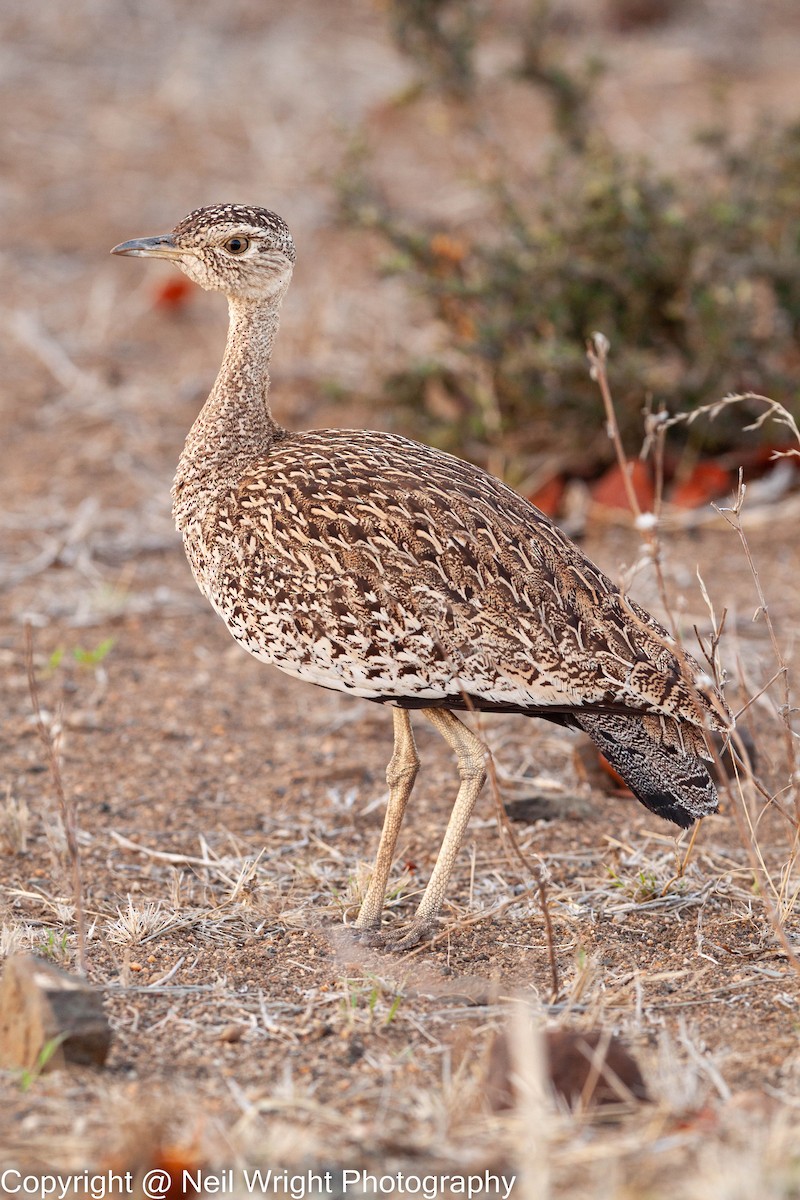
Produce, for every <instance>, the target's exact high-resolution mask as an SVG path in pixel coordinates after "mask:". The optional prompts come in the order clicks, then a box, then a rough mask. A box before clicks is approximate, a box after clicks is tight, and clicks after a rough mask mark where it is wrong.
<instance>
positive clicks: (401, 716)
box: [355, 708, 419, 929]
mask: <svg viewBox="0 0 800 1200" xmlns="http://www.w3.org/2000/svg"><path fill="white" fill-rule="evenodd" d="M392 717H393V720H394V752H393V754H392V757H391V760H390V762H389V766H388V767H387V768H386V782H387V783H388V785H389V803H388V805H387V807H386V816H385V817H384V821H383V829H382V831H381V840H380V843H379V845H378V853H377V856H376V858H375V867H374V869H373V872H372V878H371V879H370V881H369V887H368V888H367V894H366V896H365V897H364V900H363V903H362V905H361V909H360V911H359V914H358V917H357V918H356V921H355V926H356V929H374V928H375V927H376V926H378V925H380V923H381V913H382V912H383V901H384V898H385V896H386V884H387V882H388V880H389V872H390V870H391V868H392V859H393V858H394V850H395V846H396V845H397V837H398V834H399V833H400V826H401V825H402V823H403V814H404V813H405V811H406V805H407V804H408V798H409V796H410V795H411V789H412V788H413V786H414V780H415V779H416V777H417V771H418V770H419V756H418V755H417V747H416V745H415V744H414V733H413V730H412V728H411V721H410V719H409V715H408V712H407V710H406V709H404V708H393V709H392Z"/></svg>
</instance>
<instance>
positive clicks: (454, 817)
mask: <svg viewBox="0 0 800 1200" xmlns="http://www.w3.org/2000/svg"><path fill="white" fill-rule="evenodd" d="M420 711H421V712H422V713H423V714H424V715H425V716H426V717H427V718H428V720H429V721H430V723H431V724H432V725H433V727H434V728H435V729H436V730H438V732H439V733H440V734H441V735H442V737H443V738H444V740H445V741H446V742H447V744H448V746H450V747H451V749H452V750H453V751H454V753H455V756H456V758H457V760H458V773H459V775H460V777H461V785H460V787H459V789H458V795H457V796H456V802H455V804H454V805H453V811H452V813H451V814H450V820H449V821H448V823H447V830H446V832H445V835H444V840H443V842H442V845H441V849H440V850H439V856H438V858H437V859H436V865H435V866H434V868H433V873H432V874H431V877H430V879H429V880H428V886H427V887H426V888H425V891H424V893H423V896H422V900H421V901H420V904H419V908H418V909H417V911H416V914H415V916H414V918H413V920H412V921H411V923H410V924H409V925H406V926H405V927H404V928H403V929H402V930H401V931H399V934H398V936H397V937H389V938H387V939H386V945H387V946H389V947H390V948H391V949H392V950H409V949H410V948H411V947H412V946H415V945H416V944H417V943H418V942H421V941H422V940H423V938H425V937H427V935H428V934H429V933H430V932H431V929H432V928H433V926H434V923H435V921H436V918H437V916H438V915H439V909H440V908H441V907H442V902H443V900H444V896H445V892H446V891H447V883H448V880H449V879H450V875H451V872H452V870H453V866H454V864H455V861H456V856H457V855H458V851H459V849H460V847H461V842H462V840H463V838H464V833H465V831H466V828H467V825H468V823H469V819H470V817H471V816H472V810H473V809H474V807H475V801H476V800H477V799H478V794H479V792H480V790H481V788H482V787H483V785H484V782H485V781H486V747H485V746H484V744H483V742H482V741H481V740H480V738H477V737H476V736H475V734H474V733H473V732H472V730H470V729H468V728H467V726H466V725H465V724H464V722H463V721H459V719H458V717H456V716H455V715H454V714H453V713H451V712H450V711H449V710H448V709H446V708H423V709H421V710H420Z"/></svg>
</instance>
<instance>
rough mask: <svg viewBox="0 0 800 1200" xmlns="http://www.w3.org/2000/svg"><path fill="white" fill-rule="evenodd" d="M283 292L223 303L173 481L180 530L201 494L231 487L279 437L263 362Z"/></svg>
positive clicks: (274, 331) (269, 351) (268, 352)
mask: <svg viewBox="0 0 800 1200" xmlns="http://www.w3.org/2000/svg"><path fill="white" fill-rule="evenodd" d="M285 292H286V288H285V287H284V288H283V289H281V291H280V292H279V293H278V294H276V295H274V296H271V297H270V298H269V300H266V301H263V302H261V303H258V302H254V301H242V300H237V299H235V298H232V297H229V299H228V308H229V313H230V324H229V327H228V340H227V344H226V346H225V354H224V356H223V359H222V365H221V367H220V369H219V374H218V375H217V379H216V382H215V384H214V386H213V388H212V389H211V394H210V395H209V397H208V399H207V400H206V402H205V404H204V406H203V408H202V410H201V412H200V415H199V416H198V418H197V420H196V421H195V423H194V425H193V426H192V428H191V430H190V432H189V436H188V437H187V439H186V443H185V445H184V448H183V453H182V454H181V457H180V460H179V462H178V469H177V472H176V475H175V482H174V484H173V489H172V495H173V500H174V509H173V511H174V516H175V522H176V524H177V526H178V528H179V529H182V528H183V526H184V524H185V522H186V520H187V519H188V517H189V516H190V514H191V513H192V512H194V510H195V509H196V504H197V500H198V498H199V496H200V495H201V494H206V495H208V494H214V493H217V492H219V491H222V490H224V489H226V488H228V487H231V486H235V484H236V481H237V480H238V478H239V476H240V475H241V473H242V470H243V468H244V466H245V465H246V464H247V462H249V461H252V459H253V458H254V457H258V456H260V455H263V454H265V453H267V451H268V450H269V448H270V446H271V445H272V444H273V442H275V440H276V439H277V438H280V437H281V436H283V433H284V431H283V430H282V429H281V427H280V426H279V425H278V424H277V423H276V421H275V420H274V419H273V417H272V413H271V412H270V407H269V362H270V358H271V356H272V346H273V343H274V341H275V336H276V334H277V332H278V324H279V318H280V307H281V303H282V301H283V297H284V295H285Z"/></svg>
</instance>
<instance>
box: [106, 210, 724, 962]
mask: <svg viewBox="0 0 800 1200" xmlns="http://www.w3.org/2000/svg"><path fill="white" fill-rule="evenodd" d="M242 246H244V249H243V248H242ZM116 252H118V253H128V254H154V255H158V256H161V257H169V258H173V259H175V260H176V261H177V263H178V265H179V266H181V268H182V269H183V270H184V271H186V273H187V274H189V275H190V276H191V277H192V278H194V279H195V280H196V281H197V282H198V283H200V284H201V285H202V286H204V287H211V288H216V289H218V290H222V291H224V292H226V294H227V296H228V301H229V307H230V315H231V321H230V329H229V335H228V343H227V347H226V351H225V356H224V359H223V363H222V367H221V369H220V373H219V376H218V378H217V381H216V383H215V385H214V388H213V390H212V392H211V395H210V396H209V399H208V401H207V403H206V405H205V407H204V408H203V411H202V413H201V414H200V416H199V417H198V419H197V421H196V422H195V425H194V426H193V428H192V431H191V433H190V434H189V437H188V439H187V442H186V447H185V449H184V452H183V454H182V456H181V460H180V463H179V466H178V472H177V475H176V479H175V486H174V489H173V497H174V513H175V519H176V523H177V526H178V528H179V529H180V530H181V532H182V534H183V538H184V543H185V546H186V553H187V555H188V558H189V562H190V563H191V565H192V569H193V571H194V574H195V577H196V579H197V582H198V584H199V586H200V589H201V590H202V592H203V593H204V595H205V596H206V597H207V598H208V599H209V601H210V602H211V604H212V605H213V606H214V608H215V609H216V611H217V612H218V613H219V615H220V616H221V617H222V619H223V620H224V621H225V623H226V625H227V626H228V629H229V630H230V632H231V633H232V634H233V636H234V638H236V640H237V641H238V642H239V643H240V644H241V645H242V646H244V648H245V649H247V650H249V651H250V653H251V654H254V655H255V656H256V657H257V658H259V659H262V660H263V661H265V662H269V663H273V664H274V665H276V666H278V667H279V668H280V669H281V670H283V671H286V672H287V673H289V674H291V675H294V676H296V677H297V678H300V679H305V680H308V681H309V682H311V683H316V684H320V685H322V686H324V687H328V688H335V689H338V690H341V691H348V692H352V693H353V694H355V695H358V696H364V697H367V698H368V699H371V700H375V701H379V702H381V703H386V704H389V705H391V706H393V708H394V709H395V710H396V711H395V754H394V756H393V759H392V763H391V764H390V768H389V772H388V776H387V778H388V779H389V784H390V788H391V795H390V803H389V809H388V812H387V821H386V826H385V828H384V833H383V836H382V839H381V847H380V849H379V854H378V862H377V863H376V870H375V873H374V875H373V881H372V884H371V886H370V891H369V892H368V895H367V898H366V900H365V902H364V906H363V908H362V911H361V914H360V916H359V920H358V922H357V924H358V925H359V926H360V927H361V928H372V927H374V926H376V925H379V924H380V914H381V908H382V904H383V895H384V890H385V885H386V878H387V877H388V871H389V866H390V863H391V855H392V852H393V850H394V845H395V842H396V838H397V832H398V830H399V825H400V820H401V819H402V815H403V810H404V808H405V804H406V802H407V800H408V796H409V794H410V791H411V787H412V785H413V781H414V776H415V775H416V769H417V765H418V759H417V756H416V751H415V748H414V740H413V734H412V733H411V728H410V724H409V722H408V717H407V715H406V714H405V712H404V711H403V710H407V709H420V710H422V711H423V713H424V714H425V715H426V716H427V717H428V719H429V720H431V721H432V722H433V724H434V725H435V726H436V727H437V728H438V729H439V731H440V732H441V733H442V734H443V736H444V737H445V738H446V739H447V741H448V742H449V743H450V745H451V746H452V747H453V749H454V750H455V752H456V755H457V757H458V760H459V770H460V774H461V778H462V784H461V788H460V789H459V795H458V798H457V801H456V804H455V807H454V814H453V817H452V818H451V822H450V825H449V826H448V833H447V837H446V839H445V844H444V846H443V849H442V852H441V853H440V856H439V860H438V861H437V865H436V868H435V870H434V874H433V876H432V879H431V883H430V884H429V887H428V889H427V891H426V893H425V896H424V897H423V901H422V904H421V905H420V909H419V911H418V913H417V917H416V919H415V921H414V922H413V923H412V925H411V927H410V928H409V929H408V930H406V931H404V934H403V936H402V937H401V939H400V941H399V943H398V944H399V945H401V946H403V947H405V946H407V945H412V944H414V942H415V941H417V940H419V938H420V937H421V936H423V935H424V934H425V933H426V932H428V931H429V929H430V927H431V925H432V923H433V921H434V919H435V917H436V915H437V913H438V910H439V907H440V906H441V902H442V899H443V896H444V889H445V887H446V883H447V878H448V876H449V873H450V870H451V868H452V860H453V858H454V855H455V853H456V851H457V848H458V843H459V842H460V840H461V836H462V835H463V830H464V827H465V826H466V821H467V820H468V818H469V814H470V812H471V809H472V806H473V805H474V802H475V798H476V797H477V794H478V791H479V790H480V786H481V784H482V783H483V779H484V777H485V768H484V764H483V748H482V747H481V745H480V743H479V742H478V741H477V739H476V738H475V736H474V734H472V733H471V732H470V731H469V730H468V729H467V728H466V726H464V725H463V724H462V723H461V722H460V721H458V719H457V718H456V717H455V716H454V715H452V710H463V709H480V710H486V711H504V712H518V713H524V714H527V715H534V716H541V717H545V718H546V719H548V720H551V721H555V722H558V723H560V724H563V725H567V726H572V727H575V728H580V729H583V730H584V731H585V732H586V733H587V734H588V735H589V736H590V737H591V738H593V740H594V741H595V742H596V744H597V745H598V746H599V747H600V749H601V750H602V752H603V753H604V754H605V755H606V757H607V758H608V759H609V761H610V762H611V763H612V765H613V766H614V767H615V768H616V769H617V771H619V773H620V774H621V775H622V776H623V778H625V780H626V781H627V782H628V784H629V785H630V787H631V789H632V790H633V791H634V792H635V794H636V795H637V796H638V797H639V799H640V800H641V801H642V802H643V803H644V804H646V805H647V807H648V808H651V809H652V810H653V811H655V812H657V813H659V814H660V815H662V816H664V817H667V818H669V819H670V820H672V821H675V822H677V824H679V825H684V826H686V825H689V824H691V822H692V820H693V819H694V818H695V817H699V816H702V815H704V814H705V813H708V812H712V811H714V809H715V808H716V793H715V789H714V785H713V783H712V781H711V779H710V777H709V774H708V771H707V770H706V768H705V766H704V765H703V763H702V762H701V757H708V752H707V749H706V744H705V730H706V729H707V728H711V729H719V728H723V727H724V726H725V724H726V720H727V710H726V708H725V706H724V702H723V701H722V700H721V698H720V697H719V696H718V695H716V694H714V696H713V699H708V698H707V697H706V696H705V695H704V694H703V693H702V692H700V691H698V690H697V688H696V687H695V686H694V680H693V677H694V676H696V675H697V674H698V673H699V668H698V667H697V665H696V663H694V662H693V661H692V660H691V659H690V658H688V656H685V655H684V656H683V659H682V660H681V657H680V655H678V654H676V650H675V647H674V644H673V641H672V639H671V638H670V636H669V634H668V633H667V632H666V631H665V630H664V629H663V628H662V627H661V626H660V625H659V624H658V623H657V622H656V621H655V620H654V619H653V617H651V616H650V614H649V613H647V612H646V611H645V610H644V609H642V608H640V607H639V606H638V605H636V604H635V603H634V602H633V601H631V600H629V599H627V598H626V597H625V596H623V595H622V594H621V593H620V591H619V589H618V588H617V587H616V586H615V585H614V584H613V583H612V581H611V580H610V579H608V577H607V576H605V575H604V574H603V573H602V572H601V571H600V570H599V569H598V568H597V567H596V566H594V565H593V564H592V563H591V562H590V561H589V560H588V559H587V558H586V556H585V555H584V554H582V552H581V551H580V550H579V549H578V548H577V546H575V545H574V544H573V543H572V542H571V541H570V540H569V539H568V538H567V537H566V536H565V535H564V534H563V533H562V532H561V530H559V529H558V527H557V526H555V525H554V524H553V523H552V522H551V521H550V520H549V519H548V518H547V517H546V516H544V514H543V513H541V512H540V511H539V510H538V509H536V508H534V507H533V506H532V505H531V504H529V503H528V502H527V501H526V500H524V499H522V498H521V497H520V496H518V495H517V494H516V493H515V492H513V491H512V490H511V489H510V488H508V487H506V485H505V484H503V483H501V482H499V481H498V480H497V479H495V478H493V477H492V476H490V475H488V474H487V473H486V472H485V471H482V470H480V469H479V468H477V467H475V466H472V465H470V464H468V463H465V462H462V461H461V460H459V459H457V458H453V457H452V456H450V455H448V454H444V453H442V452H441V451H438V450H434V449H432V448H430V447H428V446H423V445H420V444H418V443H416V442H413V441H410V440H408V439H406V438H403V437H398V436H395V435H391V434H386V433H371V432H366V431H355V430H314V431H310V432H301V433H290V432H287V431H286V430H283V429H281V428H280V427H279V426H278V425H277V424H276V423H275V422H274V420H273V418H272V416H271V414H270V411H269V407H268V404H267V387H268V374H267V368H268V363H269V357H270V353H271V348H272V342H273V339H274V336H275V333H276V331H277V324H278V314H279V308H280V303H281V301H282V299H283V296H284V294H285V291H286V288H287V286H288V283H289V279H290V277H291V269H292V263H293V262H294V243H293V242H292V239H291V235H290V234H289V231H288V229H287V228H286V226H285V224H284V223H283V221H282V220H281V219H280V217H277V216H276V215H275V214H273V213H270V212H267V211H266V210H263V209H253V208H245V207H239V206H235V205H220V206H217V207H214V208H211V209H200V210H198V211H197V212H195V213H192V214H190V216H189V217H187V218H185V219H184V220H183V221H182V222H181V223H180V224H179V225H178V226H177V227H176V228H175V230H174V231H173V233H172V234H170V235H167V236H166V237H161V238H153V239H145V240H143V241H136V242H128V243H124V244H123V245H122V246H120V247H117V248H116ZM723 718H724V719H723Z"/></svg>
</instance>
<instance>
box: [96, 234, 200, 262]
mask: <svg viewBox="0 0 800 1200" xmlns="http://www.w3.org/2000/svg"><path fill="white" fill-rule="evenodd" d="M111 253H112V254H132V255H135V256H137V257H141V258H181V257H182V256H183V254H184V253H185V251H184V250H183V249H182V248H181V247H180V246H176V244H175V239H174V238H173V236H172V234H171V233H165V234H162V236H161V237H149V238H134V239H133V241H131V242H120V244H119V245H118V246H115V247H114V249H113V250H112V251H111Z"/></svg>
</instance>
